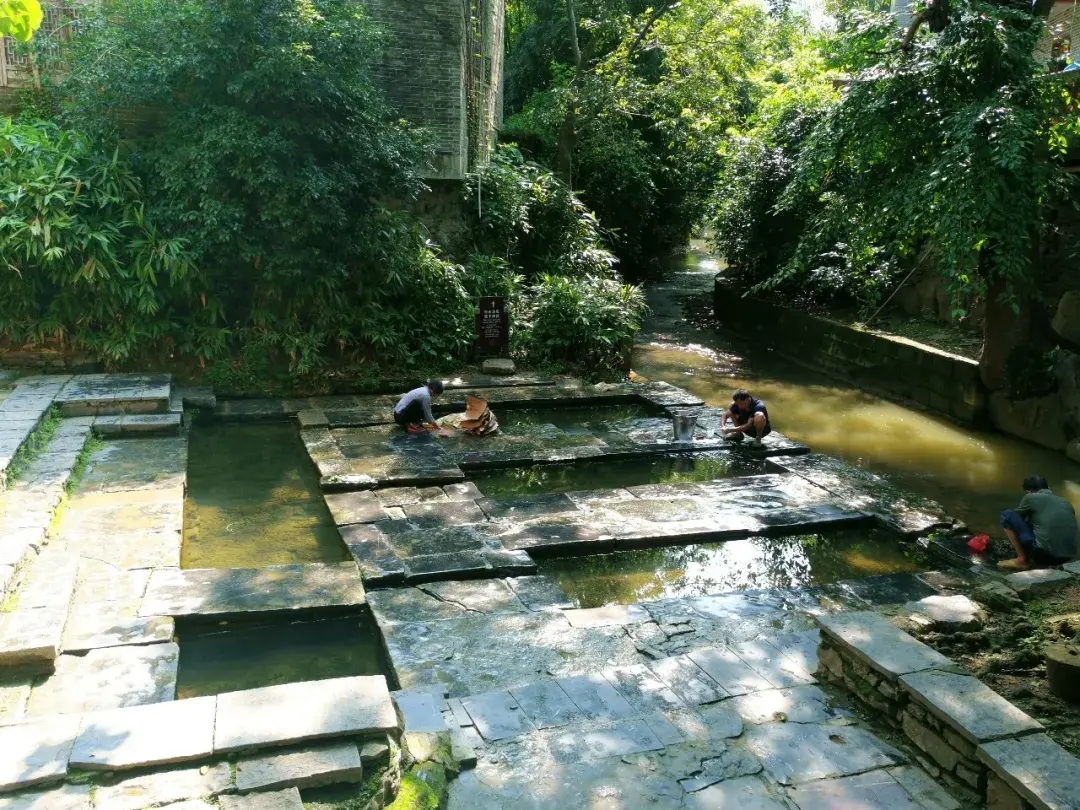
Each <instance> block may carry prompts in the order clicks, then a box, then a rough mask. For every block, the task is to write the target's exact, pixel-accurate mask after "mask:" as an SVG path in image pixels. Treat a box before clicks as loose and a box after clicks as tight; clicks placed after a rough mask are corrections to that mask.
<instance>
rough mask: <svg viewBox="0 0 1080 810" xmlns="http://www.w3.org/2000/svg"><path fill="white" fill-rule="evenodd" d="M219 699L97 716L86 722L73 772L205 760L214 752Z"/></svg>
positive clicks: (77, 744) (73, 758) (73, 759)
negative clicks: (215, 722)
mask: <svg viewBox="0 0 1080 810" xmlns="http://www.w3.org/2000/svg"><path fill="white" fill-rule="evenodd" d="M216 709H217V698H216V697H213V696H211V697H198V698H191V699H190V700H175V701H172V700H170V701H167V702H165V703H155V704H150V705H146V706H132V707H130V708H126V709H114V710H112V711H107V712H94V713H91V714H88V715H86V716H85V717H84V718H83V722H82V728H81V729H80V731H79V736H78V738H77V739H76V740H75V746H74V748H73V749H72V751H71V759H70V763H71V765H72V766H73V767H78V768H90V769H107V770H121V769H124V768H140V767H143V766H150V765H165V764H171V763H176V762H185V761H187V760H192V759H201V758H203V757H208V756H210V754H211V753H213V750H214V715H215V712H216Z"/></svg>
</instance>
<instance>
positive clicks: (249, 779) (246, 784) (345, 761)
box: [236, 741, 363, 793]
mask: <svg viewBox="0 0 1080 810" xmlns="http://www.w3.org/2000/svg"><path fill="white" fill-rule="evenodd" d="M362 779H363V766H362V764H361V762H360V753H359V751H357V749H356V743H355V742H352V741H349V742H342V743H335V744H333V745H324V746H308V747H305V748H304V749H303V750H297V751H285V752H281V753H272V754H268V755H265V756H256V757H244V758H241V759H240V760H239V761H238V762H237V763H236V789H237V790H238V791H240V792H241V793H246V792H248V791H251V790H276V789H281V788H288V787H295V788H309V787H319V786H321V785H333V784H341V783H345V782H359V781H361V780H362Z"/></svg>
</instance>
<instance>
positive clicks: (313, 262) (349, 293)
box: [57, 0, 467, 372]
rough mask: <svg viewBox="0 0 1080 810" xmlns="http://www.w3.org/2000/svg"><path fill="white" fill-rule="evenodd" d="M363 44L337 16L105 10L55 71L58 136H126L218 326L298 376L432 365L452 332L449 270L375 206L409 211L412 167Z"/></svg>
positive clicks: (133, 3) (373, 41) (191, 1)
mask: <svg viewBox="0 0 1080 810" xmlns="http://www.w3.org/2000/svg"><path fill="white" fill-rule="evenodd" d="M118 20H122V21H123V24H117V21H118ZM378 44H379V43H378V39H377V37H376V36H375V35H374V33H373V32H372V30H371V27H370V25H369V24H368V21H367V19H366V17H365V16H364V12H363V9H362V7H361V6H360V5H359V4H357V3H354V2H351V0H222V2H218V3H204V2H200V1H199V0H102V2H101V3H97V4H91V5H89V6H85V7H84V12H83V15H82V22H81V34H80V36H78V37H75V38H74V40H73V41H72V42H71V43H70V44H69V45H68V46H67V47H66V48H65V50H64V52H63V57H62V61H61V63H60V64H59V65H58V67H59V68H60V71H59V73H58V74H57V77H58V78H57V81H58V84H59V90H60V97H62V98H66V99H68V101H67V102H66V103H65V105H64V107H63V113H64V117H65V118H66V120H67V121H69V122H70V123H71V124H72V125H74V126H77V127H79V128H82V129H84V130H86V131H87V132H90V133H92V134H93V136H94V137H96V138H98V139H99V140H100V142H102V143H104V144H109V145H110V146H111V145H113V144H115V143H116V142H117V139H118V138H119V136H120V134H121V133H120V128H121V123H122V122H128V123H127V124H126V125H125V126H124V128H123V129H124V132H123V135H124V137H125V138H126V139H127V140H129V141H130V142H131V144H132V146H133V155H134V158H135V162H136V166H137V168H138V170H139V172H140V173H141V174H142V175H143V177H144V178H145V181H146V183H145V186H146V188H147V192H148V194H149V195H150V201H149V204H148V209H149V210H151V211H152V212H153V213H154V215H155V217H156V220H157V221H158V222H159V223H161V224H162V226H163V227H165V228H167V229H169V230H171V231H173V232H178V233H183V234H184V235H185V237H186V238H187V239H188V240H189V249H190V251H191V254H192V256H193V257H194V259H195V261H196V262H197V264H198V267H199V269H200V273H199V275H198V292H199V294H200V296H205V297H206V299H207V300H208V301H210V302H214V306H216V307H217V308H218V309H219V311H220V313H221V319H220V325H221V326H222V327H224V328H227V329H228V330H229V332H228V334H230V335H231V336H232V337H233V338H235V339H236V340H237V341H239V342H241V343H242V342H244V341H248V340H256V341H258V342H259V343H260V344H261V345H264V346H268V347H271V348H272V349H274V350H275V351H277V352H279V353H280V354H281V355H283V356H285V357H287V358H288V359H289V361H290V364H291V367H292V368H293V370H294V371H297V372H303V371H306V370H310V369H312V368H316V367H318V366H319V365H320V364H321V363H322V362H323V360H324V358H325V356H326V355H327V354H328V353H331V352H337V353H340V352H349V351H353V352H360V353H365V352H370V351H371V350H372V349H373V348H374V349H377V350H380V351H385V352H388V353H389V355H390V356H392V357H393V358H394V359H396V360H402V359H406V358H410V357H415V356H423V357H432V356H440V355H444V354H446V353H447V352H452V351H454V350H456V348H458V347H459V344H460V342H461V328H462V324H463V323H464V322H465V320H467V319H464V320H463V319H462V307H461V306H460V299H461V295H460V275H461V272H460V268H456V267H454V266H452V265H449V264H446V263H445V262H443V261H442V260H441V259H439V258H438V256H437V254H436V253H435V251H434V250H432V249H431V248H429V247H428V246H427V245H426V243H424V242H423V241H422V240H421V241H418V237H416V235H415V234H414V233H412V232H411V228H410V226H409V225H408V224H402V223H401V221H400V217H392V216H390V215H388V214H386V213H385V212H383V211H381V210H380V209H379V207H378V206H377V204H376V203H375V201H376V200H379V199H386V198H398V199H406V198H408V197H410V196H412V195H414V194H416V193H417V192H418V191H419V189H420V188H421V182H420V180H419V177H418V169H419V167H420V166H422V165H423V162H424V160H426V156H427V151H426V149H425V148H424V147H423V145H422V143H421V140H420V138H419V136H418V134H417V133H415V132H412V131H410V130H409V129H407V128H406V127H405V126H404V125H403V124H401V123H398V122H395V121H393V120H391V116H390V114H389V111H388V108H387V106H386V104H385V102H384V99H383V98H382V96H381V94H380V93H379V92H378V91H377V89H376V88H375V85H374V83H373V81H372V78H371V69H370V68H371V60H372V59H373V58H375V57H376V56H377V53H378V50H377V46H378ZM133 116H134V118H136V119H138V121H137V125H133V124H132V123H131V119H132V117H133ZM444 298H445V299H446V300H447V301H448V302H449V303H446V304H445V306H435V304H434V302H435V301H437V300H442V299H444ZM387 307H390V308H391V311H386V308H387ZM444 315H445V318H446V319H449V321H446V320H445V319H444ZM234 348H235V347H234Z"/></svg>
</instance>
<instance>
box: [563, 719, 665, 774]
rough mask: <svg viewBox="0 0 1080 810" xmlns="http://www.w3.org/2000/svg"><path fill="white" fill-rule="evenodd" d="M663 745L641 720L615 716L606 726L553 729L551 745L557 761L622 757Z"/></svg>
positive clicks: (656, 749) (653, 749) (658, 748)
mask: <svg viewBox="0 0 1080 810" xmlns="http://www.w3.org/2000/svg"><path fill="white" fill-rule="evenodd" d="M663 747H664V744H663V743H662V742H661V741H660V738H659V737H657V736H656V733H655V732H654V731H653V730H652V728H650V727H649V724H648V723H647V722H645V720H640V719H639V720H619V721H617V722H614V723H612V724H611V725H608V726H585V727H578V728H572V729H569V730H566V731H562V732H556V733H555V736H554V737H553V738H552V740H551V748H552V751H553V752H554V754H555V759H556V761H557V762H561V763H570V762H581V761H590V760H597V759H604V758H607V757H626V756H630V755H631V754H640V753H643V752H645V751H659V750H660V749H661V748H663Z"/></svg>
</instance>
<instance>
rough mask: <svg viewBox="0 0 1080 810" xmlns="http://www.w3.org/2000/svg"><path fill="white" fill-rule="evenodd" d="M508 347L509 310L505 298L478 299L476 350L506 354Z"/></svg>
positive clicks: (482, 352)
mask: <svg viewBox="0 0 1080 810" xmlns="http://www.w3.org/2000/svg"><path fill="white" fill-rule="evenodd" d="M509 348H510V311H509V309H508V308H507V306H506V299H505V298H498V297H495V296H490V297H485V298H481V299H480V306H479V307H477V308H476V350H477V352H479V353H480V354H506V352H507V351H508V350H509Z"/></svg>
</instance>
